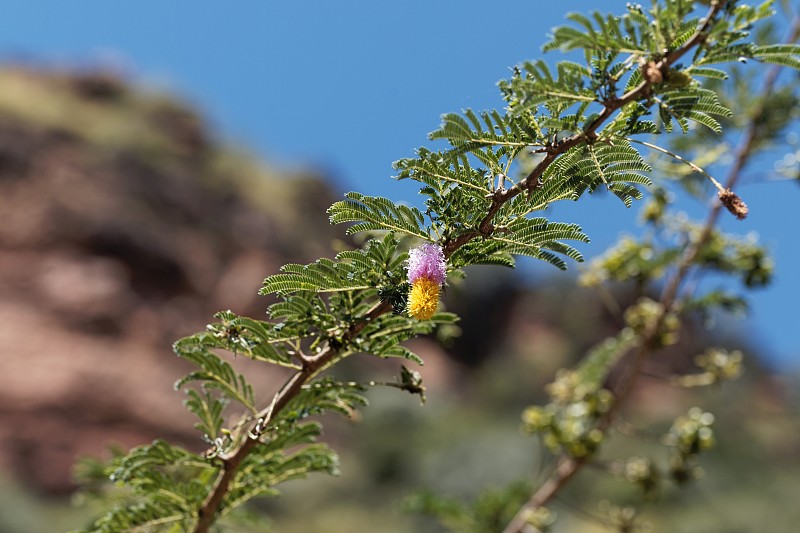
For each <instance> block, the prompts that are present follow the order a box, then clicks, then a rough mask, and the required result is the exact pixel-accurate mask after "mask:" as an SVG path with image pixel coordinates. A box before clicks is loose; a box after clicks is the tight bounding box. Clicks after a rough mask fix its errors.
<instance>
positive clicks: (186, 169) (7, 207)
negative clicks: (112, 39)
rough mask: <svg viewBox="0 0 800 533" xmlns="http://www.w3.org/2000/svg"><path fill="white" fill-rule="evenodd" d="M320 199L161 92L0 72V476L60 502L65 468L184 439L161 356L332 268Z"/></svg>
mask: <svg viewBox="0 0 800 533" xmlns="http://www.w3.org/2000/svg"><path fill="white" fill-rule="evenodd" d="M333 201H334V193H333V191H332V190H331V188H330V186H329V185H327V184H326V182H325V181H323V179H322V178H321V177H320V176H316V175H311V174H298V175H289V174H288V173H283V172H278V171H275V170H271V169H269V168H267V167H265V166H264V165H262V164H261V163H257V162H256V161H255V160H254V159H253V158H251V157H248V156H247V155H245V154H243V153H238V152H237V151H235V150H233V149H231V148H228V147H226V146H225V145H223V144H222V143H221V142H220V141H219V140H218V139H217V138H215V136H214V135H213V133H211V132H210V131H209V128H208V125H207V124H206V122H205V121H204V120H203V118H202V117H201V116H199V115H198V114H197V112H196V111H195V110H193V109H192V108H191V107H189V106H187V105H186V104H184V103H182V102H181V101H179V100H177V99H175V98H173V97H171V96H166V95H163V94H157V93H151V92H147V91H144V90H140V89H134V88H132V87H131V86H129V84H128V83H127V82H126V81H124V80H123V79H120V78H119V77H117V76H115V75H113V74H110V73H106V72H81V73H74V72H73V73H67V72H44V71H38V70H33V69H30V68H4V69H2V70H0V213H2V223H0V350H2V354H0V375H2V376H3V377H4V379H3V386H2V387H0V470H3V471H6V472H11V473H13V474H14V475H15V476H16V477H18V478H19V479H23V480H25V482H26V483H28V484H30V485H32V486H34V487H36V488H38V489H40V490H44V491H47V492H50V493H58V492H64V491H67V490H69V489H70V488H71V486H72V485H71V482H70V468H71V465H72V464H73V462H74V459H75V457H76V455H77V454H85V453H99V452H100V451H101V450H103V449H104V447H105V446H106V444H107V443H108V442H109V441H116V442H119V443H121V444H123V445H126V446H127V445H133V444H138V443H142V442H147V441H149V440H151V439H152V438H154V437H155V436H158V435H161V436H167V437H173V438H185V435H186V434H187V432H188V431H192V429H191V427H190V425H189V424H190V419H189V418H188V417H187V416H184V413H185V411H184V410H183V408H182V406H181V403H180V401H181V399H182V398H181V396H180V395H179V394H176V393H175V392H174V391H173V390H172V383H173V382H174V380H175V379H176V378H177V377H178V376H180V375H181V374H182V373H183V370H184V367H183V366H182V363H181V362H180V361H179V360H178V359H177V358H176V357H173V356H171V351H170V345H171V343H172V342H173V341H175V340H176V339H178V338H179V337H181V336H183V335H187V334H190V333H193V332H195V331H199V330H201V329H202V328H203V327H204V326H205V324H206V323H208V322H209V321H211V320H213V317H212V315H213V313H214V312H216V311H218V310H222V309H232V310H234V311H236V312H239V313H246V314H249V315H251V316H262V315H263V313H264V309H265V308H266V304H267V302H265V301H264V298H260V297H258V296H257V290H258V288H259V287H260V284H261V281H262V280H263V278H264V276H265V275H266V274H267V273H270V272H274V271H275V270H276V269H277V268H278V267H279V266H280V265H282V264H284V263H286V262H288V261H310V260H313V259H315V258H317V257H319V256H320V255H330V252H329V247H330V243H331V240H332V239H333V238H334V235H336V234H337V232H336V231H335V229H334V228H331V226H330V225H329V224H328V221H327V216H326V214H325V209H326V208H327V207H328V206H329V205H330V204H331V203H332V202H333Z"/></svg>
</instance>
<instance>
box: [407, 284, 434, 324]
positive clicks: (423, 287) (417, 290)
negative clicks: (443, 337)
mask: <svg viewBox="0 0 800 533" xmlns="http://www.w3.org/2000/svg"><path fill="white" fill-rule="evenodd" d="M438 306H439V284H438V283H437V282H435V281H434V280H432V279H430V278H418V279H417V280H416V281H414V283H413V284H412V285H411V292H410V293H409V295H408V314H409V315H410V316H412V317H414V318H416V319H417V320H430V318H431V317H432V316H433V314H434V313H435V312H436V308H437V307H438Z"/></svg>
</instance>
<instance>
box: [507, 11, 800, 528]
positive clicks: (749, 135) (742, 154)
mask: <svg viewBox="0 0 800 533" xmlns="http://www.w3.org/2000/svg"><path fill="white" fill-rule="evenodd" d="M799 35H800V18H795V19H794V21H793V23H792V29H791V35H790V37H789V39H788V41H787V42H790V43H791V42H795V41H796V40H797V39H798V36H799ZM780 71H781V66H780V65H775V66H773V68H771V69H770V70H769V71H768V72H767V75H766V77H765V78H764V84H763V87H762V90H761V99H760V101H759V104H758V105H757V106H756V107H755V109H754V110H753V112H752V116H751V118H750V124H749V126H748V128H747V130H746V132H745V133H744V135H743V136H742V138H741V139H740V141H739V144H738V146H737V148H736V151H735V154H736V155H735V158H734V161H733V164H732V166H731V168H730V170H729V172H728V177H727V179H726V183H725V188H726V189H728V190H730V189H732V188H733V186H734V185H736V183H737V182H738V181H739V179H740V177H741V173H742V170H743V169H744V167H745V165H746V164H747V162H748V160H749V158H750V156H751V155H752V153H753V149H754V148H755V143H756V140H757V138H758V131H757V130H758V124H757V123H758V121H759V119H760V118H761V116H762V115H763V113H764V104H763V102H764V100H765V99H766V98H767V97H768V96H769V95H770V94H771V93H772V91H773V89H774V86H775V81H776V80H777V77H778V74H779V73H780ZM722 207H723V204H722V203H721V202H715V203H714V205H713V206H712V207H711V209H710V210H709V213H708V217H707V219H706V222H705V224H704V225H703V229H702V231H701V233H700V235H699V236H698V238H697V240H695V241H694V242H693V243H692V244H691V245H690V246H689V247H688V248H687V249H686V251H685V252H684V254H683V256H682V257H681V260H680V264H679V267H678V270H677V271H675V273H674V274H673V275H672V277H671V278H670V280H669V281H668V283H667V284H666V285H665V287H664V289H663V291H662V293H661V296H660V298H659V303H660V304H661V311H660V312H659V314H658V315H657V317H656V320H655V321H654V322H653V323H652V324H651V325H650V327H648V328H647V329H646V330H645V332H644V333H643V335H642V341H641V342H640V344H639V348H638V349H637V350H636V352H635V353H634V355H633V361H632V364H631V365H630V366H629V367H628V371H627V373H626V374H625V375H624V376H623V377H622V378H621V379H620V380H619V381H618V382H617V384H616V386H615V387H614V390H613V394H614V403H613V404H612V405H611V408H610V409H609V410H608V411H607V412H606V413H604V415H603V417H602V418H600V420H598V428H599V429H601V430H603V431H605V430H606V429H607V428H608V427H609V426H610V425H611V423H612V420H613V418H614V415H615V414H616V412H617V411H618V410H619V408H620V406H621V405H622V404H623V403H624V401H625V399H626V398H627V397H628V395H629V394H630V392H631V390H632V389H633V387H634V385H635V384H636V382H637V379H638V378H639V377H640V376H641V374H642V366H643V364H644V361H645V360H646V359H647V357H648V356H649V355H650V354H652V353H653V352H654V351H655V350H656V349H657V347H658V336H659V331H660V330H661V327H662V326H663V324H664V321H665V320H666V317H667V315H668V314H669V313H670V312H671V311H672V310H673V307H674V306H675V303H676V301H677V298H678V291H679V290H680V287H681V285H682V284H683V282H684V281H685V280H686V278H687V276H688V274H689V270H690V268H691V267H692V265H693V263H694V260H695V259H696V258H697V255H698V254H699V253H700V251H701V250H702V249H703V247H704V246H705V245H706V243H707V242H708V239H709V237H710V236H711V233H712V232H713V230H714V227H715V226H716V224H717V221H718V219H719V215H720V213H721V211H722ZM586 463H587V458H586V457H582V458H575V457H571V456H569V455H566V454H562V455H561V456H560V457H559V459H558V461H557V464H556V469H555V471H554V472H553V473H552V474H551V475H550V476H549V477H548V478H547V479H546V480H545V481H544V483H542V484H541V485H540V486H539V488H538V489H537V490H536V491H535V492H534V493H533V494H532V495H531V497H530V498H529V499H528V501H527V502H526V503H525V505H524V506H523V507H522V508H520V510H519V511H518V512H517V514H516V515H515V516H514V518H513V519H512V520H511V522H510V523H509V524H508V526H506V528H505V529H504V530H503V533H519V532H522V531H525V528H526V526H528V531H533V532H534V533H536V531H537V530H536V529H535V528H534V527H533V526H531V525H529V524H528V523H527V518H528V517H529V516H530V514H531V513H532V512H533V511H535V510H536V509H538V508H540V507H542V506H544V505H545V504H546V503H547V502H549V501H550V500H551V499H552V498H553V497H554V496H555V495H556V494H557V493H558V492H559V491H560V490H561V489H562V488H563V487H564V486H565V485H566V484H567V483H568V482H569V481H570V479H572V477H573V476H574V475H575V474H577V473H578V471H579V470H580V469H581V467H583V466H584V465H585V464H586Z"/></svg>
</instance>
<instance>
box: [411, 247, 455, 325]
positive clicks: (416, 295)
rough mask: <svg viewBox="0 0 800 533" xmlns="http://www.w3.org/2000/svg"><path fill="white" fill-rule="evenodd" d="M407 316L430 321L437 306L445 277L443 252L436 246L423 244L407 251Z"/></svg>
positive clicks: (445, 268) (445, 269)
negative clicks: (409, 288) (409, 287)
mask: <svg viewBox="0 0 800 533" xmlns="http://www.w3.org/2000/svg"><path fill="white" fill-rule="evenodd" d="M407 266H408V282H409V283H410V284H411V290H410V291H409V294H408V314H409V315H410V316H412V317H414V318H416V319H418V320H430V318H431V317H432V316H433V315H434V313H435V312H436V308H437V307H438V305H439V289H440V287H441V286H442V284H443V283H444V281H445V278H446V277H447V265H446V264H445V260H444V252H442V248H441V246H439V245H437V244H423V245H422V246H419V247H417V248H414V249H412V250H411V251H409V254H408V262H407Z"/></svg>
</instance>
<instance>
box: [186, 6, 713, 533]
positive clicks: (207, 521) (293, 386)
mask: <svg viewBox="0 0 800 533" xmlns="http://www.w3.org/2000/svg"><path fill="white" fill-rule="evenodd" d="M721 7H722V2H714V4H713V6H712V7H711V10H710V11H709V13H708V15H707V16H706V18H705V19H704V21H703V23H702V24H701V25H700V27H699V28H698V30H697V32H696V33H695V35H694V36H693V37H692V38H690V39H689V40H688V41H687V42H686V43H684V44H683V45H682V46H681V47H679V48H677V49H676V50H674V51H673V52H671V53H669V54H667V55H665V56H664V57H662V58H661V60H660V61H658V62H657V63H656V64H655V65H656V67H657V68H659V69H661V70H662V71H663V70H665V69H667V68H668V67H669V66H671V65H672V64H673V63H675V61H677V60H678V59H679V58H680V57H682V56H683V55H685V54H686V53H687V52H688V51H689V50H691V49H692V48H695V47H696V46H699V45H700V44H702V42H703V41H704V40H705V32H706V31H707V30H708V27H709V25H710V23H711V21H712V19H713V18H714V17H715V16H716V15H717V13H718V12H719V11H720V9H721ZM651 83H652V82H651V81H649V80H644V81H643V82H642V83H641V84H639V85H638V86H637V87H635V88H633V89H631V90H630V91H628V92H627V93H625V94H624V95H623V96H622V97H620V98H616V99H613V100H609V101H607V102H605V103H604V107H603V109H602V110H601V111H600V113H599V114H598V116H597V117H596V118H595V120H594V121H592V123H591V124H590V125H589V127H588V128H587V129H586V130H585V131H584V132H582V133H579V134H575V135H572V136H571V137H568V138H567V139H565V140H564V141H563V142H561V143H560V144H558V145H557V146H554V147H552V148H550V149H548V151H547V154H546V155H545V157H544V158H543V159H542V161H540V162H539V164H538V165H537V166H536V168H534V169H533V171H532V172H531V173H530V174H529V175H528V176H527V177H525V178H524V179H523V180H521V181H520V182H518V183H517V184H515V185H514V186H513V187H511V188H509V189H498V190H497V191H496V192H495V193H494V194H493V195H492V204H491V206H490V207H489V209H488V212H487V214H486V216H484V218H483V219H482V220H481V222H480V223H479V224H478V228H477V230H471V231H468V232H465V233H463V234H461V235H458V236H457V237H455V238H454V239H452V240H449V241H447V242H445V243H444V254H445V257H449V256H450V255H452V254H453V252H455V251H456V250H458V249H459V248H460V247H462V246H464V245H465V244H467V243H468V242H469V241H471V240H472V239H474V238H476V237H479V236H481V235H489V234H491V233H492V232H493V231H494V227H493V225H492V220H493V219H494V217H495V215H496V214H497V212H498V211H499V210H500V208H501V207H502V206H503V205H504V204H505V203H506V202H508V201H510V200H511V199H513V198H514V197H516V196H517V195H519V194H521V193H523V192H525V191H529V190H533V189H536V188H537V187H539V186H540V183H539V179H540V178H541V176H542V175H543V173H544V171H545V170H546V169H547V167H548V166H550V164H552V163H553V161H555V160H556V158H557V157H558V156H559V155H562V154H564V153H565V152H567V150H569V149H570V148H572V147H574V146H577V145H578V144H580V143H582V142H587V141H591V140H594V139H595V138H596V137H597V133H596V132H597V130H598V129H599V128H600V127H601V126H602V125H603V124H604V123H605V122H606V121H607V120H608V119H609V118H610V117H611V116H612V115H613V113H614V112H615V111H617V110H618V109H620V108H621V107H623V106H624V105H626V104H628V103H629V102H632V101H634V100H638V99H642V98H644V97H646V96H647V94H648V93H649V91H650V85H651ZM390 311H391V305H389V304H388V303H383V302H379V303H376V304H375V306H374V307H373V308H372V309H371V310H370V311H369V312H368V313H367V314H366V315H365V316H364V317H362V318H360V319H359V320H357V321H355V322H353V323H352V324H351V325H350V327H349V329H348V330H347V332H346V334H345V335H344V338H343V345H346V344H347V341H348V340H350V339H352V338H353V337H354V336H356V335H357V334H358V333H359V332H361V330H363V329H364V328H365V327H366V326H367V324H369V322H370V321H372V320H374V319H375V318H377V317H379V316H381V315H383V314H385V313H388V312H390ZM340 350H341V345H337V346H334V345H332V344H328V345H327V346H326V347H325V349H324V350H323V351H321V352H320V353H319V354H317V355H315V356H309V357H307V358H306V359H305V360H303V361H302V362H303V368H302V369H301V370H298V371H297V372H296V373H294V374H293V375H292V376H291V377H290V378H289V380H288V381H287V382H286V383H285V384H284V386H283V387H282V388H281V389H280V390H279V391H278V393H277V394H276V395H275V397H274V399H273V401H272V403H271V405H270V406H269V407H268V408H266V409H264V410H263V411H261V412H260V413H259V414H258V416H257V420H256V421H255V422H254V423H253V425H252V426H251V430H250V431H249V432H248V435H247V437H246V439H245V440H244V441H242V443H241V444H240V445H239V447H238V448H236V449H235V450H234V451H233V452H232V453H231V454H229V455H227V456H225V457H222V470H221V472H220V473H219V475H218V477H217V480H216V482H215V484H214V488H213V490H212V491H211V493H210V494H209V495H208V497H207V498H206V500H205V502H203V505H202V507H201V508H200V509H199V510H198V513H197V514H198V518H197V523H196V525H195V528H194V530H193V531H194V533H207V532H208V530H209V528H210V527H211V525H212V524H213V523H214V520H215V519H216V517H217V513H218V511H219V508H220V505H221V504H222V501H223V499H224V497H225V495H226V494H227V492H228V489H229V487H230V484H231V482H232V481H233V479H234V478H235V476H236V473H237V472H238V470H239V467H240V466H241V464H242V462H243V461H244V459H245V457H247V455H248V454H249V453H250V452H251V451H252V450H253V448H255V447H256V446H257V445H258V444H259V442H260V438H261V434H262V432H263V431H264V430H265V429H266V427H267V425H268V424H269V422H270V420H272V419H273V418H274V416H275V415H276V414H277V413H279V412H280V411H281V410H282V409H283V408H285V407H286V405H287V404H288V403H289V402H290V401H291V400H292V399H293V398H294V397H295V396H296V395H297V394H298V393H299V392H300V391H301V390H302V387H303V386H304V385H305V384H306V383H308V382H309V381H310V380H311V379H313V378H314V377H315V376H316V374H317V373H318V372H319V371H321V370H323V369H324V368H325V367H326V365H327V364H329V363H330V362H331V361H333V360H334V359H335V358H336V356H337V355H338V354H339V352H340ZM580 464H582V461H578V460H574V459H568V458H565V459H562V460H561V461H560V462H559V466H558V468H557V469H556V472H555V474H554V477H553V478H551V480H548V482H546V483H545V484H544V485H543V486H542V488H540V490H539V491H537V493H536V494H534V496H533V497H532V498H531V502H532V503H533V504H535V505H531V506H526V507H525V508H523V510H524V509H526V508H529V507H533V508H535V507H538V506H540V505H542V504H544V503H545V502H546V501H547V500H549V499H550V498H551V497H552V495H553V494H555V493H556V492H557V491H558V490H559V488H560V487H561V486H562V485H563V484H564V483H566V481H567V480H568V479H569V478H570V477H571V476H572V475H573V474H574V473H575V471H577V469H578V468H579V466H580ZM545 489H546V490H545ZM531 502H529V503H531ZM523 510H521V511H520V515H521V514H522V511H523ZM515 520H516V519H515ZM523 526H524V523H522V524H520V525H519V527H517V528H516V529H513V528H511V525H510V526H509V528H511V529H509V528H507V529H506V531H519V529H520V528H521V527H523Z"/></svg>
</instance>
